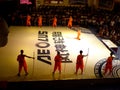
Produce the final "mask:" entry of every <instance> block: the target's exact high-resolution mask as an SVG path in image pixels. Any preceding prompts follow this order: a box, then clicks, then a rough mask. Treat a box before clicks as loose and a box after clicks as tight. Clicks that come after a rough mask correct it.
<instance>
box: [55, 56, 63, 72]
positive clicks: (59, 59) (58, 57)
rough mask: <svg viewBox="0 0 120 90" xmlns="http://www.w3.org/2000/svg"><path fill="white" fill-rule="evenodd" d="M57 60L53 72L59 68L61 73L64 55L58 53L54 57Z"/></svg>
mask: <svg viewBox="0 0 120 90" xmlns="http://www.w3.org/2000/svg"><path fill="white" fill-rule="evenodd" d="M54 61H55V65H54V71H53V73H55V71H56V70H57V69H58V70H59V73H61V61H62V57H61V56H60V55H56V56H55V58H54Z"/></svg>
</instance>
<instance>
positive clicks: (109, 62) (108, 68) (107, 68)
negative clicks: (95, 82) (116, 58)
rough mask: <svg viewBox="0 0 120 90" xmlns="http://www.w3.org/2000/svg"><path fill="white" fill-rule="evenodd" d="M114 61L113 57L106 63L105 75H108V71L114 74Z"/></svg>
mask: <svg viewBox="0 0 120 90" xmlns="http://www.w3.org/2000/svg"><path fill="white" fill-rule="evenodd" d="M112 60H113V57H112V56H110V57H108V59H107V61H106V65H105V72H104V74H106V73H107V71H108V70H110V73H111V72H112Z"/></svg>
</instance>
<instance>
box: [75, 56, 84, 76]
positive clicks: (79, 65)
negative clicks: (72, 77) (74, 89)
mask: <svg viewBox="0 0 120 90" xmlns="http://www.w3.org/2000/svg"><path fill="white" fill-rule="evenodd" d="M83 57H84V56H83V55H78V56H77V62H76V74H77V72H78V69H79V68H80V69H81V74H82V73H83V67H84V63H83Z"/></svg>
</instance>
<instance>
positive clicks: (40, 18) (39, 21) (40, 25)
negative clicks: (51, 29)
mask: <svg viewBox="0 0 120 90" xmlns="http://www.w3.org/2000/svg"><path fill="white" fill-rule="evenodd" d="M38 26H39V27H42V16H41V15H40V16H39V17H38Z"/></svg>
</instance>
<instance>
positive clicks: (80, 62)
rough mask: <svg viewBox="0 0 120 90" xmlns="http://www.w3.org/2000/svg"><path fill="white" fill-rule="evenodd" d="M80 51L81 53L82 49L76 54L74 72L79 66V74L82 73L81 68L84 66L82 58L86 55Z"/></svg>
mask: <svg viewBox="0 0 120 90" xmlns="http://www.w3.org/2000/svg"><path fill="white" fill-rule="evenodd" d="M82 53H83V51H82V50H80V54H79V55H78V56H77V60H76V72H75V74H77V73H78V70H79V68H80V69H81V74H83V68H84V62H83V58H84V57H86V56H88V55H83V54H82Z"/></svg>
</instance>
